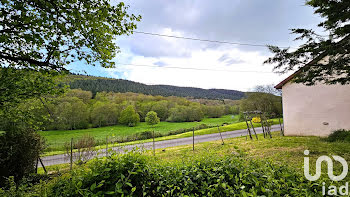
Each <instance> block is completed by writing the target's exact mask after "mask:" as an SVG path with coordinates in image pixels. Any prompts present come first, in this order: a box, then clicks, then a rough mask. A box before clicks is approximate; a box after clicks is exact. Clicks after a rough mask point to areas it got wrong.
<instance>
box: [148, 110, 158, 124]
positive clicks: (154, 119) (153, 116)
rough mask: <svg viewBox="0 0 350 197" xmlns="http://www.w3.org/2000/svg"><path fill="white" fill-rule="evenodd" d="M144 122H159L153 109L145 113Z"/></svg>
mask: <svg viewBox="0 0 350 197" xmlns="http://www.w3.org/2000/svg"><path fill="white" fill-rule="evenodd" d="M145 120H146V123H147V124H149V125H152V126H153V125H156V124H158V123H159V122H160V119H159V118H158V116H157V113H156V112H154V111H150V112H148V113H147V115H146V119H145Z"/></svg>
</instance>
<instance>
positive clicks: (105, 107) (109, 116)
mask: <svg viewBox="0 0 350 197" xmlns="http://www.w3.org/2000/svg"><path fill="white" fill-rule="evenodd" d="M118 116H119V111H118V107H117V105H116V104H114V103H109V102H105V103H103V102H101V101H97V102H96V103H95V104H94V105H93V106H92V110H91V121H92V124H93V126H94V127H97V126H98V127H102V126H109V125H116V124H117V122H118Z"/></svg>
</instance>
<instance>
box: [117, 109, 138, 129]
mask: <svg viewBox="0 0 350 197" xmlns="http://www.w3.org/2000/svg"><path fill="white" fill-rule="evenodd" d="M138 122H140V116H139V114H138V113H136V111H135V109H134V107H133V106H132V105H129V106H127V107H126V108H125V109H124V110H123V111H122V112H121V114H120V118H119V123H120V124H123V125H127V126H129V127H133V126H136V124H137V123H138Z"/></svg>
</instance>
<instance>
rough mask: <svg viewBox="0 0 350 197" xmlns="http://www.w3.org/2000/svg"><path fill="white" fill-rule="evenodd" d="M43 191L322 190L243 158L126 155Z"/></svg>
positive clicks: (96, 164)
mask: <svg viewBox="0 0 350 197" xmlns="http://www.w3.org/2000/svg"><path fill="white" fill-rule="evenodd" d="M238 152H240V151H239V150H238ZM286 177H288V178H286ZM46 191H47V192H48V196H57V195H59V196H66V195H70V196H102V195H105V196H115V195H118V196H119V195H121V196H130V195H132V196H185V195H193V196H234V195H239V196H263V195H264V196H286V195H290V196H310V195H315V194H316V193H318V194H320V192H321V191H322V189H321V184H314V183H312V182H310V181H308V180H306V179H305V178H304V177H303V176H302V175H300V174H298V173H296V172H295V171H294V170H291V169H289V168H288V167H285V166H278V165H275V164H272V163H270V162H267V161H257V160H251V159H248V158H246V157H245V156H244V154H243V153H240V154H239V153H238V155H236V156H234V155H231V156H226V157H223V158H221V157H218V156H210V155H205V156H203V157H201V158H195V159H193V161H186V162H174V163H164V162H161V163H159V161H157V160H153V159H152V158H147V157H146V156H143V155H140V154H139V153H127V154H124V155H122V156H112V157H108V158H106V159H94V160H93V161H92V162H91V163H90V164H89V166H88V169H78V170H76V171H74V173H72V174H71V175H70V176H64V177H62V178H59V179H57V180H56V181H55V182H53V183H52V184H49V185H48V186H47V188H46Z"/></svg>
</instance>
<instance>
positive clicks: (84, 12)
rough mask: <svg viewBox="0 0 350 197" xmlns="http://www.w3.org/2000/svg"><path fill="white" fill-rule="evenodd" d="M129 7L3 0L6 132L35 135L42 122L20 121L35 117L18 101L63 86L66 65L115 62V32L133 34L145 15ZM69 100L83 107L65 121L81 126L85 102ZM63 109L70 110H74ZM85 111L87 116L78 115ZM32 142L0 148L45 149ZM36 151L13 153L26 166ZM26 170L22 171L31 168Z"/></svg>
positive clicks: (0, 64)
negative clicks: (60, 82)
mask: <svg viewBox="0 0 350 197" xmlns="http://www.w3.org/2000/svg"><path fill="white" fill-rule="evenodd" d="M127 9H128V6H125V5H124V3H122V2H120V3H118V4H117V5H115V6H113V5H111V4H109V0H90V1H82V0H76V1H67V0H62V1H57V0H49V1H42V0H28V1H23V0H15V1H11V0H2V1H0V119H3V118H6V121H5V122H6V123H7V124H6V125H5V126H4V127H3V128H4V130H5V132H6V133H7V134H9V135H10V134H11V132H12V133H16V134H18V135H16V136H17V137H18V139H17V140H18V141H22V142H25V141H27V140H28V139H31V138H30V136H32V135H31V134H32V133H30V132H29V131H33V130H34V131H35V129H37V127H36V126H35V125H30V124H24V123H23V122H22V121H19V120H24V121H26V122H32V121H30V120H28V119H26V118H25V117H27V113H22V112H21V111H19V110H18V109H17V107H16V106H17V105H18V104H19V103H22V102H24V101H26V100H27V99H29V98H38V99H39V98H40V99H41V98H42V97H43V96H45V95H49V94H55V93H56V92H57V90H59V89H60V88H59V87H58V86H57V83H56V82H57V81H56V80H54V77H55V76H58V75H60V74H63V73H65V72H64V71H65V66H66V65H68V64H70V63H71V62H73V61H85V62H86V63H88V64H91V65H100V66H102V67H113V66H114V62H113V61H112V59H113V58H114V57H115V54H116V53H117V52H119V47H118V46H117V45H116V44H115V42H114V40H115V38H116V36H119V35H124V34H126V35H129V34H131V33H132V32H133V30H134V29H135V28H136V24H135V23H134V22H136V21H139V20H140V19H141V17H140V16H135V15H133V14H131V15H130V14H128V12H127ZM65 105H66V106H68V109H71V111H72V112H73V111H74V112H76V113H78V114H76V115H77V116H71V117H70V119H67V118H66V120H65V121H66V122H67V123H69V124H71V128H78V127H82V124H81V123H84V124H85V115H86V113H85V109H86V106H84V105H85V104H84V103H83V102H82V101H80V102H77V103H69V102H66V103H65ZM62 110H64V109H62ZM63 112H67V113H66V114H69V111H63ZM79 113H82V114H79ZM63 114H65V113H63ZM81 117H82V119H83V122H82V121H80V120H79V118H81ZM86 119H87V118H86ZM72 125H73V126H72ZM25 127H27V128H25ZM22 132H23V133H22ZM4 139H5V138H1V139H0V140H1V142H0V143H6V142H4V141H2V140H4ZM33 142H37V143H36V144H34V145H33V146H30V147H28V148H27V149H24V148H25V147H24V144H25V143H18V144H15V145H16V146H1V150H0V151H1V152H10V151H17V152H13V153H12V154H13V155H20V154H22V155H23V154H26V152H25V151H36V152H40V149H38V150H32V149H35V148H38V147H40V146H39V145H40V141H33ZM28 155H30V154H28ZM37 156H38V154H36V155H35V157H30V158H29V157H28V158H25V159H26V160H20V159H18V158H16V157H10V159H12V160H11V161H12V162H17V163H16V164H18V165H23V166H22V167H28V168H34V165H33V162H34V161H36V159H37ZM0 165H3V164H2V163H0ZM9 167H12V169H8V171H9V172H11V173H12V172H14V171H15V170H16V167H17V166H16V165H13V166H9ZM24 172H25V173H22V174H21V176H22V175H25V174H26V173H27V172H28V171H24ZM9 175H11V174H9ZM21 176H18V177H17V178H18V179H20V178H21Z"/></svg>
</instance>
